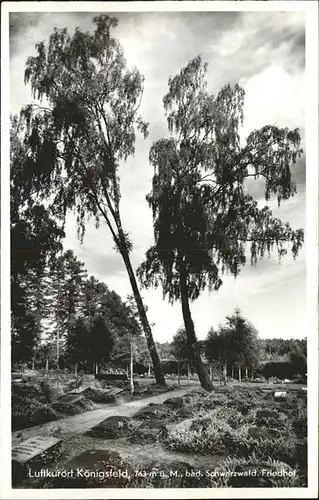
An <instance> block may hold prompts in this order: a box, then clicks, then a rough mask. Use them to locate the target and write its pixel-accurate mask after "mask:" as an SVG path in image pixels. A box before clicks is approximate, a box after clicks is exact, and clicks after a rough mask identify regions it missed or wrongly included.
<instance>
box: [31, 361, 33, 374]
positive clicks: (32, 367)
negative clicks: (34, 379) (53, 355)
mask: <svg viewBox="0 0 319 500" xmlns="http://www.w3.org/2000/svg"><path fill="white" fill-rule="evenodd" d="M31 369H32V371H33V372H34V361H32V368H31Z"/></svg>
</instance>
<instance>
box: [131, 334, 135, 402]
mask: <svg viewBox="0 0 319 500" xmlns="http://www.w3.org/2000/svg"><path fill="white" fill-rule="evenodd" d="M133 363H134V360H133V340H132V339H131V362H130V368H131V369H130V386H131V394H133V393H134V371H133V370H134V366H133Z"/></svg>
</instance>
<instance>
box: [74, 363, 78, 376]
mask: <svg viewBox="0 0 319 500" xmlns="http://www.w3.org/2000/svg"><path fill="white" fill-rule="evenodd" d="M74 374H75V376H76V377H77V376H78V364H77V363H75V367H74Z"/></svg>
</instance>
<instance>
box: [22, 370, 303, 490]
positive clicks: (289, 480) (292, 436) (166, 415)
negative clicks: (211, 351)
mask: <svg viewBox="0 0 319 500" xmlns="http://www.w3.org/2000/svg"><path fill="white" fill-rule="evenodd" d="M40 375H41V376H40ZM16 377H18V375H16ZM16 380H18V382H16V381H15V380H13V382H12V387H13V392H12V395H13V398H12V425H13V427H12V429H13V433H12V446H13V450H12V458H13V462H12V464H13V487H14V488H108V487H110V488H111V487H115V488H132V487H133V488H134V487H137V488H138V487H142V488H147V487H150V488H174V487H190V488H215V487H216V488H219V487H304V486H307V391H306V388H305V386H304V385H301V384H291V383H281V384H278V385H277V384H270V383H266V382H264V383H249V382H242V383H238V382H237V383H236V382H231V383H228V384H227V385H226V386H220V385H219V382H218V381H215V382H214V385H215V390H214V391H213V392H212V393H208V392H206V391H204V390H203V389H201V388H200V387H199V384H198V382H197V381H195V380H192V381H191V382H190V385H188V384H187V380H183V381H182V385H181V386H180V387H178V386H177V381H176V380H170V379H168V386H169V387H168V390H167V392H163V389H159V388H158V387H156V386H155V384H150V382H151V381H150V380H143V379H139V380H138V381H137V383H136V385H135V388H136V394H135V395H133V396H131V395H130V394H129V391H128V389H127V387H126V386H125V385H124V384H120V383H119V382H117V385H116V386H114V385H113V387H110V386H106V385H105V384H103V383H100V382H98V381H97V380H94V379H93V378H92V377H89V376H84V377H83V379H82V381H81V383H82V385H81V387H77V388H75V387H72V384H71V383H70V376H67V375H66V374H61V375H60V376H59V377H55V384H52V381H51V383H50V381H49V380H48V378H47V379H45V377H44V376H43V374H36V372H35V374H33V375H32V374H31V373H29V376H25V375H24V376H22V377H20V379H19V378H18V379H17V378H16ZM22 380H23V381H22ZM73 385H74V384H73ZM23 386H24V391H25V392H24V395H23V394H22V393H23ZM18 394H19V396H18ZM26 394H27V395H28V397H26ZM26 400H28V401H27V404H25V405H24V406H23V401H26ZM30 401H31V402H32V403H31V402H30ZM19 404H20V406H19ZM32 404H33V406H32ZM21 406H22V408H24V412H23V411H22V410H21ZM30 407H31V409H30ZM19 408H20V409H19ZM32 408H33V409H32ZM37 408H40V410H39V409H38V410H37ZM44 408H48V411H47V413H46V412H45V411H44ZM27 409H28V410H27ZM28 411H29V413H28ZM40 415H42V421H41V420H40ZM23 417H24V419H23Z"/></svg>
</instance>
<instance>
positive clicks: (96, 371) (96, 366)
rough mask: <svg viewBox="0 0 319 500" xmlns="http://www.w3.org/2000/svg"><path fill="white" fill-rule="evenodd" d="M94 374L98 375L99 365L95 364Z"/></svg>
mask: <svg viewBox="0 0 319 500" xmlns="http://www.w3.org/2000/svg"><path fill="white" fill-rule="evenodd" d="M95 374H96V375H98V374H99V363H95Z"/></svg>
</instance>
